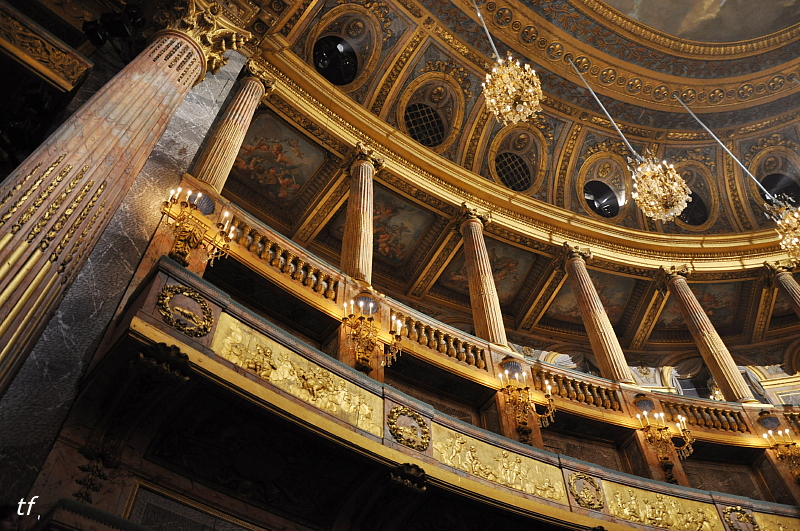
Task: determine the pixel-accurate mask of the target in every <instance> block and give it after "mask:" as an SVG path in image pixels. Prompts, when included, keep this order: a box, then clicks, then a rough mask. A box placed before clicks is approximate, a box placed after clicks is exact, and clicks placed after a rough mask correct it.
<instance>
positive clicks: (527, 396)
mask: <svg viewBox="0 0 800 531" xmlns="http://www.w3.org/2000/svg"><path fill="white" fill-rule="evenodd" d="M503 376H505V381H504V380H503ZM500 385H502V386H503V394H504V395H505V400H506V405H507V406H508V407H509V408H510V411H511V412H513V413H514V420H515V421H516V423H517V433H518V434H519V441H520V442H521V443H525V444H530V435H531V431H532V430H531V428H530V426H528V418H529V417H530V415H533V416H534V417H536V420H537V422H538V423H539V427H541V428H546V427H547V426H549V425H550V423H551V422H553V420H554V419H555V415H556V406H555V403H554V402H553V396H552V394H551V389H552V388H551V386H550V382H548V381H547V380H545V381H544V385H545V387H546V389H547V393H546V394H545V395H544V399H545V400H546V404H545V406H544V407H545V410H544V412H542V413H539V411H537V409H536V403H535V402H534V401H533V396H532V394H531V387H530V385H528V378H527V376H526V373H525V371H522V380H520V379H519V373H516V374H514V377H513V378H511V377H510V376H509V374H508V371H505V373H500Z"/></svg>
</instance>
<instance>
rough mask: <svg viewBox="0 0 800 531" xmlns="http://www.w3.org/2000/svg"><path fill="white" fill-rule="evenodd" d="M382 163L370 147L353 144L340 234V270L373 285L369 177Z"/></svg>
mask: <svg viewBox="0 0 800 531" xmlns="http://www.w3.org/2000/svg"><path fill="white" fill-rule="evenodd" d="M381 166H383V160H382V159H380V158H377V157H374V156H373V154H372V150H371V149H368V148H366V147H365V146H364V145H362V144H358V145H357V146H356V160H355V162H353V164H352V165H351V166H350V195H349V196H348V198H347V217H346V219H345V222H344V236H343V237H342V262H341V269H342V272H343V273H345V274H346V275H349V276H351V277H352V278H354V279H356V280H362V281H364V282H366V283H367V284H372V247H373V238H372V203H373V199H372V196H373V191H372V178H373V177H374V176H375V172H377V171H378V170H380V168H381Z"/></svg>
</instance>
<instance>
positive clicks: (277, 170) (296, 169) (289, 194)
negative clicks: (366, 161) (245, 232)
mask: <svg viewBox="0 0 800 531" xmlns="http://www.w3.org/2000/svg"><path fill="white" fill-rule="evenodd" d="M324 161H325V153H324V152H323V151H322V150H321V149H320V148H318V147H317V146H315V145H313V144H311V143H310V142H308V141H306V140H305V139H304V138H302V137H301V136H299V135H298V134H297V132H296V131H295V130H294V129H293V128H290V127H289V126H288V125H286V124H284V123H283V122H282V121H280V120H278V119H277V118H275V117H274V116H273V115H272V114H270V113H260V114H258V115H257V116H256V117H255V118H253V122H252V123H251V124H250V128H249V129H248V130H247V135H246V136H245V138H244V142H243V143H242V147H241V149H240V150H239V154H238V156H237V157H236V162H235V163H234V165H233V169H232V170H231V173H232V174H233V175H234V176H236V177H238V178H239V179H240V180H241V181H242V182H245V183H248V184H249V185H250V186H252V187H253V188H255V189H256V190H258V191H260V192H262V193H263V194H264V195H266V196H267V197H268V198H269V199H270V200H271V201H274V202H276V203H279V204H283V205H288V204H289V203H291V202H292V201H293V200H294V198H295V197H296V196H297V192H298V191H299V190H300V189H301V188H302V187H303V185H304V184H306V182H307V181H308V180H309V178H310V177H311V176H312V175H314V172H316V171H317V170H318V169H319V168H320V166H322V163H323V162H324Z"/></svg>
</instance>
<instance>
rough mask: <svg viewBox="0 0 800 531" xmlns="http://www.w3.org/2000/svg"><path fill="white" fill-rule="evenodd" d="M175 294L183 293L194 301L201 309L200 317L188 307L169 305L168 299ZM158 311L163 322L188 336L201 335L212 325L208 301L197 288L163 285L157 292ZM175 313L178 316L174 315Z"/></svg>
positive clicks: (212, 317) (207, 331) (211, 314)
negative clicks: (159, 291)
mask: <svg viewBox="0 0 800 531" xmlns="http://www.w3.org/2000/svg"><path fill="white" fill-rule="evenodd" d="M175 295H183V296H184V297H188V298H190V299H192V300H193V301H195V302H196V303H197V304H199V305H200V308H201V309H202V310H203V315H202V317H201V316H199V315H197V314H195V313H194V312H192V311H191V310H189V309H186V308H181V307H180V306H175V307H174V308H173V307H172V306H170V304H169V303H170V301H171V300H172V298H173V297H174V296H175ZM157 306H158V313H160V314H161V318H162V319H164V322H165V323H167V324H168V325H170V326H171V327H172V328H174V329H176V330H180V331H181V332H183V333H184V334H186V335H187V336H190V337H202V336H204V335H206V334H208V333H209V332H210V331H211V327H212V326H214V314H213V312H212V311H211V307H209V305H208V303H207V302H206V301H205V299H204V298H203V297H201V296H200V293H199V292H198V291H197V290H194V289H192V288H189V287H186V286H177V285H176V286H164V289H162V290H161V293H159V294H158V303H157ZM176 314H177V315H178V316H176Z"/></svg>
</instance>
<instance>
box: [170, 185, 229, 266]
mask: <svg viewBox="0 0 800 531" xmlns="http://www.w3.org/2000/svg"><path fill="white" fill-rule="evenodd" d="M182 193H183V190H182V189H181V188H178V189H177V190H170V192H169V198H168V199H167V200H166V201H164V203H163V205H162V207H161V214H162V217H163V216H167V217H168V221H169V222H170V223H171V224H172V233H173V234H174V235H175V243H173V245H172V249H171V250H170V252H169V257H170V258H172V259H173V260H175V261H176V262H178V263H179V264H181V265H182V266H184V267H186V266H188V265H189V254H190V253H191V252H192V251H193V250H194V249H197V247H198V246H199V245H200V244H201V243H203V242H204V240H207V241H206V242H205V247H206V257H205V258H204V259H203V262H208V263H209V264H210V265H214V260H216V259H217V258H225V257H227V256H228V255H229V253H230V242H231V240H232V239H233V233H232V232H231V233H228V224H229V223H230V218H229V216H230V213H229V212H227V211H226V212H223V213H222V214H221V216H220V219H219V220H218V221H217V223H216V229H217V232H216V233H215V234H214V236H213V237H211V238H207V237H206V236H207V233H208V229H207V227H206V224H205V223H204V222H203V220H202V217H203V214H202V213H201V212H199V211H198V209H197V203H198V201H200V198H201V197H202V196H203V194H202V193H200V192H198V193H197V194H195V196H194V201H193V202H192V201H190V199H191V197H192V191H191V190H187V191H186V197H185V198H184V199H183V200H181V195H182ZM172 219H174V222H173V221H171V220H172Z"/></svg>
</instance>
